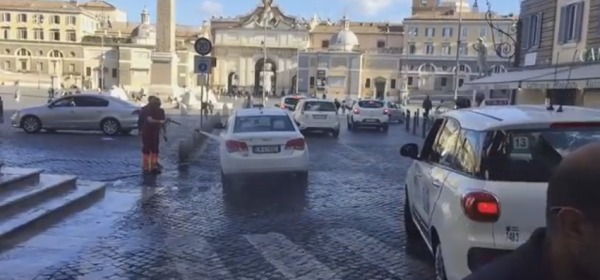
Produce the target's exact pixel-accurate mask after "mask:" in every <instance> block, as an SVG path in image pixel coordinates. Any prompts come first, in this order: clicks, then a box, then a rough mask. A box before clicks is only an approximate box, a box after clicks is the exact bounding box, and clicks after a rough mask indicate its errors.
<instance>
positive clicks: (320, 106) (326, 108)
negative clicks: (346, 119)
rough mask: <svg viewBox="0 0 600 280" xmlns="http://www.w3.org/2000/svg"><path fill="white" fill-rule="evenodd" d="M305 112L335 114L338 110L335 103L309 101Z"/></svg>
mask: <svg viewBox="0 0 600 280" xmlns="http://www.w3.org/2000/svg"><path fill="white" fill-rule="evenodd" d="M304 110H305V111H312V112H335V111H337V109H336V108H335V105H334V104H333V103H331V102H325V101H308V102H306V103H304Z"/></svg>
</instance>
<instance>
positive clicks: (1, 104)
mask: <svg viewBox="0 0 600 280" xmlns="http://www.w3.org/2000/svg"><path fill="white" fill-rule="evenodd" d="M0 123H4V102H3V101H2V96H0Z"/></svg>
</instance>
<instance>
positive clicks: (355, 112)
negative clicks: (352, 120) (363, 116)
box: [352, 109, 360, 115]
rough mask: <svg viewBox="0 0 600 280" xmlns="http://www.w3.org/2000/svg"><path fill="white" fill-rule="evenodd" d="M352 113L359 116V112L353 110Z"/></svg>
mask: <svg viewBox="0 0 600 280" xmlns="http://www.w3.org/2000/svg"><path fill="white" fill-rule="evenodd" d="M352 113H354V114H355V115H358V114H360V110H358V109H354V111H352Z"/></svg>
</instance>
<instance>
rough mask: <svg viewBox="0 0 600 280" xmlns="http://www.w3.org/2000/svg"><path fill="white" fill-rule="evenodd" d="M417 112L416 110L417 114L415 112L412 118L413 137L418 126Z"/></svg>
mask: <svg viewBox="0 0 600 280" xmlns="http://www.w3.org/2000/svg"><path fill="white" fill-rule="evenodd" d="M418 111H419V110H417V112H415V115H414V116H413V128H412V133H413V134H414V135H417V126H419V112H418Z"/></svg>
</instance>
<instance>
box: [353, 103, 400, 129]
mask: <svg viewBox="0 0 600 280" xmlns="http://www.w3.org/2000/svg"><path fill="white" fill-rule="evenodd" d="M346 121H347V124H348V130H350V131H353V130H357V129H360V128H363V127H375V128H380V129H381V130H383V131H384V132H387V131H388V128H389V123H390V110H389V109H388V108H386V106H385V102H384V101H381V100H375V99H366V100H365V99H363V100H359V101H358V102H356V103H354V105H353V106H352V109H351V110H350V111H349V112H348V113H347V115H346Z"/></svg>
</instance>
